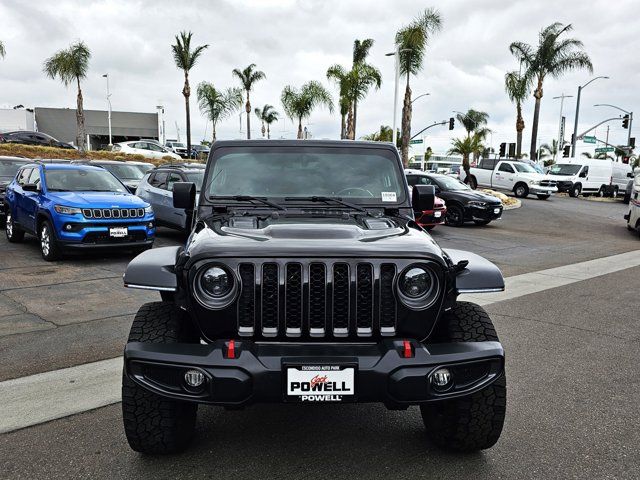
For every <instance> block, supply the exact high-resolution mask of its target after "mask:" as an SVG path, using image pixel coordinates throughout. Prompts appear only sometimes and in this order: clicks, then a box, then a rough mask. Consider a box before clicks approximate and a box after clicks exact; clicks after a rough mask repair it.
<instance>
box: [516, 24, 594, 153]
mask: <svg viewBox="0 0 640 480" xmlns="http://www.w3.org/2000/svg"><path fill="white" fill-rule="evenodd" d="M572 28H573V27H572V26H571V24H569V25H563V24H562V23H560V22H556V23H552V24H551V25H549V26H548V27H546V28H544V29H542V30H541V31H540V35H539V39H538V45H537V46H536V47H533V46H531V45H529V44H527V43H524V42H513V43H512V44H511V45H510V46H509V49H510V50H511V53H512V54H513V55H514V56H515V57H516V58H517V59H518V60H519V61H520V64H521V65H522V66H524V67H525V68H526V71H525V74H524V75H525V77H526V78H527V81H528V82H529V83H530V84H532V86H533V85H535V89H534V91H533V96H534V98H535V99H536V104H535V108H534V110H533V122H532V125H531V147H530V156H531V160H536V159H537V157H536V145H537V141H538V121H539V119H540V101H541V100H542V94H543V90H542V87H543V85H544V80H545V79H546V78H547V76H551V77H552V78H560V77H561V76H562V75H563V74H564V73H566V72H569V71H571V70H576V69H580V68H586V69H587V70H588V71H589V72H593V65H592V64H591V59H590V58H589V56H588V55H587V54H586V53H585V52H584V51H583V44H582V42H581V41H580V40H577V39H575V38H565V39H564V40H560V36H561V35H562V34H563V33H566V32H569V31H571V30H572Z"/></svg>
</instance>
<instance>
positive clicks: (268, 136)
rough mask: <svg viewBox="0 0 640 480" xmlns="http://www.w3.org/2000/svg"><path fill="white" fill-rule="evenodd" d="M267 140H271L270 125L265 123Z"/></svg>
mask: <svg viewBox="0 0 640 480" xmlns="http://www.w3.org/2000/svg"><path fill="white" fill-rule="evenodd" d="M267 140H271V125H269V124H268V123H267Z"/></svg>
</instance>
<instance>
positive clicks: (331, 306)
mask: <svg viewBox="0 0 640 480" xmlns="http://www.w3.org/2000/svg"><path fill="white" fill-rule="evenodd" d="M402 268H403V267H402V266H401V265H400V266H398V265H396V264H395V263H390V262H389V261H388V262H387V263H384V262H380V261H378V260H373V261H370V262H353V261H345V260H341V259H336V260H326V261H321V260H311V261H305V260H303V259H296V260H292V261H290V262H283V263H276V262H274V261H262V260H259V259H257V260H245V261H244V262H243V263H238V264H237V270H236V272H237V274H238V276H239V279H240V283H241V291H240V294H239V298H238V305H237V309H238V310H237V312H238V334H239V335H240V336H242V337H257V338H261V337H262V338H274V337H277V338H283V339H284V338H307V339H308V338H354V339H355V338H370V337H373V336H378V337H380V336H394V335H396V333H397V322H398V320H397V315H398V306H397V300H396V293H395V277H396V275H397V274H398V271H400V270H401V269H402Z"/></svg>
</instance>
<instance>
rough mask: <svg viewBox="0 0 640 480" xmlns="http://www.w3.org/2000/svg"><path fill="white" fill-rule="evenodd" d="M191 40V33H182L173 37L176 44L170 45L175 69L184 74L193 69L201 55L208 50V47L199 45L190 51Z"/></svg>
mask: <svg viewBox="0 0 640 480" xmlns="http://www.w3.org/2000/svg"><path fill="white" fill-rule="evenodd" d="M192 38H193V33H192V32H186V31H182V32H180V33H179V34H178V35H176V36H175V41H176V43H174V44H173V45H171V52H172V54H173V61H174V62H175V64H176V67H178V68H179V69H180V70H183V71H184V72H185V74H186V73H187V72H189V70H191V69H192V68H193V67H194V65H195V64H196V62H197V61H198V59H199V58H200V56H201V55H202V53H203V52H204V51H205V50H206V49H207V48H209V45H200V46H198V47H195V48H194V49H193V50H192V49H191V39H192Z"/></svg>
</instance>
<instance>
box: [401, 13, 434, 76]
mask: <svg viewBox="0 0 640 480" xmlns="http://www.w3.org/2000/svg"><path fill="white" fill-rule="evenodd" d="M441 29H442V16H441V15H440V13H439V12H438V11H437V10H436V9H434V8H428V9H426V10H425V11H424V12H423V13H422V14H421V15H419V16H418V17H416V18H414V19H413V21H412V22H411V23H410V24H409V25H407V26H405V27H403V28H401V29H400V30H398V32H397V33H396V47H397V49H398V50H399V51H400V72H401V73H402V74H404V75H407V74H412V75H415V74H417V73H418V72H419V71H420V70H421V69H422V64H423V61H424V55H425V50H426V47H427V44H428V42H429V39H430V38H431V36H432V35H433V34H435V33H436V32H438V31H440V30H441ZM402 50H405V51H402Z"/></svg>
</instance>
